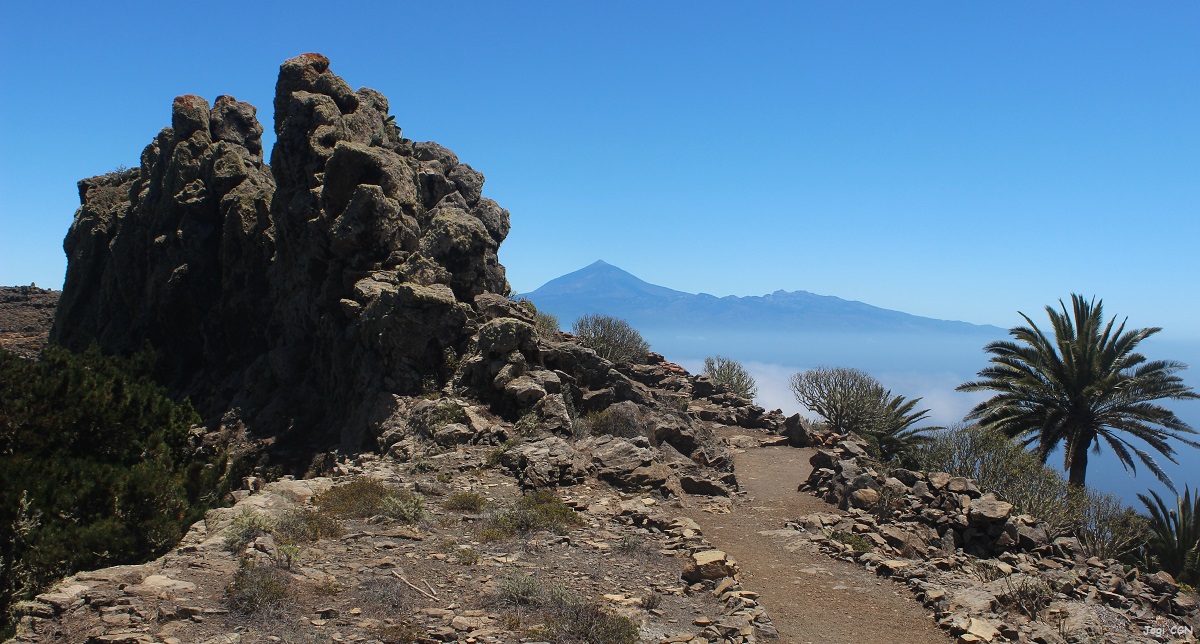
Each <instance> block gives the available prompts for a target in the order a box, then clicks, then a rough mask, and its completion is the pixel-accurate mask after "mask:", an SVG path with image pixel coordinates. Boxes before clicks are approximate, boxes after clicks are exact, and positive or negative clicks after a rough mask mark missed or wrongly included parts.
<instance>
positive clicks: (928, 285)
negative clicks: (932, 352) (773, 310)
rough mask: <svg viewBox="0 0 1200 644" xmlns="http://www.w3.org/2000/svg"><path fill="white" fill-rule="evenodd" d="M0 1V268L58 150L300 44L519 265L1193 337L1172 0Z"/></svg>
mask: <svg viewBox="0 0 1200 644" xmlns="http://www.w3.org/2000/svg"><path fill="white" fill-rule="evenodd" d="M742 4H746V5H748V6H742ZM0 8H2V9H0V54H2V55H3V59H4V61H5V63H4V65H3V66H0V141H2V144H0V284H28V283H30V282H37V283H38V284H39V285H42V286H52V287H56V288H57V287H60V286H61V284H62V276H63V272H64V269H65V259H64V257H63V254H62V250H61V242H62V237H63V235H64V234H65V232H66V230H67V228H68V226H69V225H70V222H71V217H72V213H73V212H74V210H75V208H76V207H77V205H78V197H77V194H76V188H75V182H76V181H77V180H79V179H81V178H84V177H87V176H91V175H95V174H100V173H103V172H106V171H109V170H112V169H114V168H116V167H117V166H120V165H127V166H133V165H136V164H137V162H138V157H139V154H140V152H141V149H142V147H143V146H145V145H146V144H147V143H148V142H149V141H150V139H151V138H152V137H153V136H154V135H155V133H157V131H158V130H159V129H160V128H162V127H164V126H167V125H169V122H170V107H171V101H172V99H173V98H174V97H175V96H176V95H179V94H184V93H195V94H199V95H201V96H203V97H205V98H206V99H208V100H209V101H212V100H213V99H215V98H216V97H217V96H218V95H220V94H232V95H234V96H235V97H237V98H238V99H241V100H246V101H249V102H251V103H253V104H254V105H256V106H258V108H259V110H260V112H259V117H260V120H262V121H263V122H264V125H265V126H266V127H267V129H268V130H270V128H271V122H272V120H271V119H272V115H271V97H272V94H273V89H274V82H275V76H276V73H277V71H278V66H279V64H280V63H281V62H283V60H285V59H286V58H289V57H291V56H295V55H297V54H300V53H303V52H308V51H317V52H321V53H324V54H326V55H327V56H329V57H330V58H331V59H332V67H333V70H334V71H335V72H336V73H338V74H339V75H341V76H343V77H344V78H345V79H346V80H347V81H348V82H349V83H350V84H351V85H352V86H354V87H360V86H368V87H372V88H375V89H377V90H380V91H382V92H383V93H384V94H385V95H387V96H388V97H389V99H390V100H391V103H392V113H393V114H395V115H396V119H397V122H398V123H399V124H400V125H401V126H402V127H403V128H404V131H405V134H406V135H407V136H409V137H411V138H415V139H417V140H435V141H438V142H440V143H442V144H443V145H446V146H447V147H449V148H451V149H452V150H454V151H455V152H457V153H458V155H459V156H460V158H461V159H462V160H463V161H465V162H467V163H470V164H471V165H472V166H474V167H475V168H476V169H478V170H480V171H482V172H483V173H484V174H485V175H486V176H487V178H488V183H487V185H486V186H485V194H486V195H488V196H490V197H492V198H494V199H496V200H497V201H498V202H500V204H501V205H503V206H505V207H506V208H508V209H509V210H510V211H511V212H512V223H513V229H512V234H511V235H510V237H509V239H508V241H507V242H506V243H505V244H504V246H503V247H502V249H501V261H502V262H503V263H504V264H505V265H506V266H507V267H508V270H509V277H510V280H511V282H512V283H513V285H514V287H515V288H516V289H517V290H519V291H529V290H533V289H534V288H536V287H537V286H539V285H540V284H542V283H543V282H545V281H547V280H549V279H551V278H553V277H556V276H558V275H562V274H564V273H566V272H569V271H572V270H575V269H578V268H580V267H582V266H584V265H586V264H588V263H590V262H592V261H593V260H595V259H598V258H603V259H605V260H606V261H608V262H610V263H613V264H616V265H618V266H621V267H622V268H625V269H627V270H629V271H631V272H633V273H635V274H637V275H638V276H640V277H642V278H644V279H646V280H648V281H651V282H654V283H657V284H663V285H666V286H670V287H672V288H676V289H680V290H686V291H692V292H698V291H703V292H709V293H713V294H717V295H726V294H742V295H745V294H762V293H766V292H770V291H773V290H776V289H786V290H798V289H803V290H808V291H812V292H816V293H821V294H830V295H837V296H840V297H844V298H848V299H855V300H861V301H865V302H868V303H871V304H874V305H878V306H883V307H887V308H893V309H900V310H904V311H908V312H911V313H915V314H919V315H927V316H932V317H940V318H949V319H963V320H968V321H972V322H979V323H992V324H997V325H1000V326H1005V327H1007V326H1012V325H1013V324H1016V323H1018V322H1019V319H1018V318H1017V317H1016V313H1015V312H1016V311H1017V310H1023V311H1025V312H1027V313H1031V314H1036V315H1038V316H1039V317H1040V316H1041V313H1040V310H1041V307H1042V306H1043V305H1045V304H1047V303H1050V302H1054V301H1055V300H1057V299H1058V298H1066V297H1068V296H1069V294H1070V293H1071V292H1073V291H1077V292H1082V293H1085V294H1096V295H1099V296H1101V297H1102V298H1104V300H1105V304H1106V310H1107V311H1108V312H1109V313H1120V314H1123V315H1129V316H1130V318H1131V320H1130V322H1131V323H1132V324H1133V325H1135V326H1151V325H1160V326H1164V327H1166V332H1165V333H1164V334H1163V336H1164V337H1168V338H1185V339H1190V338H1200V323H1198V322H1197V320H1198V319H1200V298H1197V297H1196V296H1197V293H1198V291H1200V289H1198V287H1197V277H1200V253H1198V252H1197V249H1196V243H1197V239H1200V235H1198V234H1197V233H1198V232H1200V37H1197V34H1200V4H1198V3H1196V2H1181V1H1177V0H1164V1H1162V2H1155V3H1130V2H1115V3H1114V2H1086V3H1085V2H1071V3H1062V2H1036V3H1034V2H1008V3H980V2H970V3H966V2H939V3H933V2H915V3H896V2H838V3H833V2H782V3H732V2H662V3H634V2H520V3H482V2H479V3H474V2H445V3H431V2H422V3H382V2H381V3H372V4H363V5H355V6H353V7H339V6H335V5H332V4H329V3H310V2H289V3H287V4H286V8H285V6H284V5H276V4H274V3H270V4H268V3H255V2H237V3H233V2H211V3H205V4H202V5H198V4H194V3H192V4H185V3H175V2H154V3H144V4H141V5H140V6H139V5H138V4H136V3H92V2H86V3H85V2H74V3H71V2H67V3H34V2H15V1H13V0H0ZM270 142H271V141H270V140H268V144H269V143H270ZM1197 367H1200V365H1197Z"/></svg>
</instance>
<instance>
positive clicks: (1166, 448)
mask: <svg viewBox="0 0 1200 644" xmlns="http://www.w3.org/2000/svg"><path fill="white" fill-rule="evenodd" d="M1058 303H1059V306H1060V307H1061V312H1060V311H1056V310H1055V309H1054V308H1053V307H1051V306H1047V307H1046V313H1047V314H1048V315H1049V316H1050V324H1051V327H1052V330H1053V337H1052V338H1051V337H1047V336H1046V334H1045V333H1043V332H1042V330H1041V329H1039V328H1038V327H1037V325H1036V324H1034V323H1033V320H1031V319H1029V316H1027V315H1025V314H1024V313H1021V314H1020V315H1021V317H1022V318H1025V321H1026V322H1027V323H1029V326H1018V327H1014V328H1012V329H1010V330H1009V335H1011V336H1013V338H1014V339H1015V341H1001V342H993V343H991V344H989V345H987V347H985V349H984V350H985V351H987V352H988V353H990V354H992V357H991V359H990V360H989V362H991V366H989V367H987V368H985V369H983V370H982V371H980V372H979V377H980V378H982V380H976V381H974V382H968V383H966V384H964V385H961V386H959V387H958V390H959V391H984V390H991V391H996V392H999V393H997V394H996V395H995V396H993V397H992V398H991V399H989V400H987V401H984V402H983V403H980V404H979V405H978V406H977V407H975V408H974V409H973V410H971V413H970V414H968V416H967V418H968V419H970V420H978V421H980V422H981V423H982V424H983V425H985V426H987V427H991V428H994V429H997V430H1000V431H1001V432H1003V433H1005V434H1006V435H1008V436H1009V437H1011V438H1019V439H1021V443H1022V444H1023V445H1024V446H1026V447H1030V446H1036V453H1037V454H1038V455H1039V456H1041V458H1042V460H1043V461H1045V460H1046V458H1047V457H1048V456H1049V455H1050V452H1052V451H1054V449H1055V448H1056V447H1058V445H1059V444H1060V443H1062V444H1063V445H1064V450H1063V451H1064V462H1063V469H1065V470H1068V472H1069V475H1068V481H1069V482H1070V483H1071V484H1072V485H1075V486H1079V487H1082V486H1083V485H1084V483H1085V479H1086V476H1087V463H1088V451H1089V450H1091V451H1093V452H1095V453H1099V452H1100V446H1101V444H1102V443H1103V444H1106V445H1108V446H1109V448H1111V449H1112V451H1113V453H1115V454H1116V455H1117V458H1118V459H1120V461H1121V465H1122V466H1124V467H1125V468H1126V469H1127V470H1132V471H1133V472H1134V473H1135V474H1136V473H1137V465H1136V464H1135V463H1134V456H1135V455H1136V457H1137V460H1139V461H1141V462H1142V463H1143V464H1145V465H1146V467H1148V468H1149V469H1150V471H1151V472H1153V473H1154V474H1155V476H1157V477H1158V478H1159V480H1161V481H1162V482H1163V483H1165V484H1166V485H1167V486H1168V487H1170V488H1171V490H1172V491H1173V490H1174V489H1175V487H1174V485H1173V484H1172V483H1171V481H1170V479H1169V478H1168V477H1167V475H1166V473H1165V472H1163V471H1162V468H1160V467H1159V466H1158V463H1156V462H1155V461H1154V458H1153V457H1151V456H1150V454H1149V453H1148V452H1147V451H1145V450H1143V449H1140V448H1138V447H1137V446H1135V445H1133V444H1131V443H1130V442H1129V440H1128V438H1130V437H1132V438H1137V439H1138V440H1140V441H1142V442H1144V443H1146V444H1147V445H1149V446H1150V447H1151V448H1153V449H1154V450H1155V451H1157V452H1158V453H1160V454H1162V455H1163V456H1165V457H1166V458H1167V459H1168V460H1170V461H1171V462H1172V463H1174V462H1176V461H1175V450H1174V449H1173V448H1172V447H1171V445H1170V444H1168V443H1167V440H1168V439H1174V440H1177V441H1179V442H1181V443H1183V444H1185V445H1190V446H1192V447H1200V443H1196V442H1195V441H1193V440H1190V439H1188V438H1185V437H1184V434H1195V433H1196V432H1195V430H1193V429H1192V428H1191V427H1189V426H1188V424H1187V423H1185V422H1183V421H1182V420H1180V419H1179V418H1178V417H1176V416H1175V413H1174V412H1172V411H1171V410H1169V409H1166V408H1165V407H1162V406H1161V405H1157V404H1154V403H1155V401H1158V400H1163V399H1173V400H1186V399H1195V398H1200V395H1197V394H1196V392H1194V391H1192V389H1191V388H1190V387H1188V386H1187V385H1185V384H1183V381H1182V379H1180V378H1179V376H1176V375H1175V373H1176V372H1178V371H1180V370H1183V369H1186V368H1187V365H1185V364H1183V363H1180V362H1175V361H1170V360H1155V361H1147V360H1146V357H1145V356H1143V355H1142V354H1140V353H1135V352H1134V349H1135V348H1136V347H1137V345H1138V343H1139V342H1141V341H1142V340H1145V339H1146V338H1148V337H1150V336H1152V335H1154V334H1155V333H1158V332H1159V331H1161V330H1162V329H1160V328H1158V327H1153V328H1148V329H1133V330H1130V331H1126V330H1125V322H1124V321H1122V322H1121V324H1120V325H1119V326H1117V327H1116V328H1115V329H1114V328H1113V326H1114V324H1115V323H1116V318H1115V317H1114V318H1113V319H1111V320H1109V321H1108V323H1107V324H1104V322H1103V317H1104V315H1103V303H1102V302H1098V301H1096V300H1095V299H1094V298H1093V300H1092V301H1091V302H1088V301H1087V300H1085V299H1084V298H1083V297H1082V296H1080V295H1072V296H1071V304H1072V308H1073V312H1074V318H1073V319H1072V315H1071V312H1068V311H1067V306H1066V304H1064V303H1063V302H1062V300H1059V302H1058Z"/></svg>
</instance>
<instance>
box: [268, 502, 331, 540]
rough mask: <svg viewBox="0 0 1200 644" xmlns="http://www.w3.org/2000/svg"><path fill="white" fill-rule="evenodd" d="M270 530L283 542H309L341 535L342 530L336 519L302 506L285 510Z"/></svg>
mask: <svg viewBox="0 0 1200 644" xmlns="http://www.w3.org/2000/svg"><path fill="white" fill-rule="evenodd" d="M270 530H271V534H272V535H274V536H275V539H276V540H277V541H281V542H283V543H311V542H313V541H317V540H318V539H323V538H326V537H338V536H341V534H342V532H343V529H342V524H341V523H340V522H339V521H338V520H337V519H335V518H333V517H331V516H328V515H325V514H321V513H320V512H314V511H313V510H307V509H304V508H294V509H291V510H287V511H285V512H284V513H283V514H282V515H281V516H280V517H279V519H277V520H276V521H275V524H274V525H273V526H271V528H270Z"/></svg>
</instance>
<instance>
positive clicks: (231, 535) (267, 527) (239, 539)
mask: <svg viewBox="0 0 1200 644" xmlns="http://www.w3.org/2000/svg"><path fill="white" fill-rule="evenodd" d="M273 527H274V522H272V521H271V519H270V517H268V516H267V515H265V514H261V513H258V512H254V511H252V510H249V509H243V510H242V511H241V512H240V513H238V514H237V515H236V516H234V517H233V521H232V522H230V524H229V527H228V528H226V529H225V549H226V550H228V551H230V552H234V553H237V552H241V551H242V549H243V548H245V547H246V546H247V545H249V544H250V543H251V542H253V541H254V540H255V539H257V538H259V537H261V536H263V535H265V534H270V532H271V528H273Z"/></svg>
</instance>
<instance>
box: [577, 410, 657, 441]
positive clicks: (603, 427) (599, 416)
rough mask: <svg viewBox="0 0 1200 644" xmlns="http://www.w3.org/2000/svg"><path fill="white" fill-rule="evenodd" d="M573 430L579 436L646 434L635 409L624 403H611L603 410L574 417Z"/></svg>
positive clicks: (635, 436)
mask: <svg viewBox="0 0 1200 644" xmlns="http://www.w3.org/2000/svg"><path fill="white" fill-rule="evenodd" d="M573 432H574V434H575V435H576V436H578V437H581V438H582V437H584V436H600V435H608V436H618V437H621V438H637V437H638V436H645V435H646V428H645V427H643V425H642V423H641V421H640V420H639V419H638V416H637V411H636V409H634V408H630V407H628V406H625V405H612V406H610V407H608V408H607V409H605V410H603V411H598V412H592V413H590V414H587V415H586V416H584V417H582V418H577V419H575V426H574V428H573Z"/></svg>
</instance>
